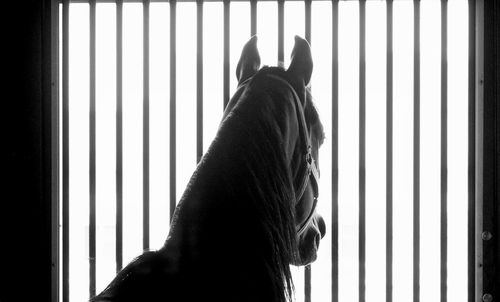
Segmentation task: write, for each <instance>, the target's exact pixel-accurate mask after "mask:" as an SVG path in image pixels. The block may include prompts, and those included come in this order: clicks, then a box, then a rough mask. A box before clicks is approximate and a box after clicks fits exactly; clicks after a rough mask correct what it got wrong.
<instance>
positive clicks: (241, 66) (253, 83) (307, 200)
mask: <svg viewBox="0 0 500 302" xmlns="http://www.w3.org/2000/svg"><path fill="white" fill-rule="evenodd" d="M312 70H313V62H312V56H311V50H310V47H309V44H308V43H307V41H306V40H304V39H302V38H300V37H298V36H296V37H295V46H294V49H293V51H292V58H291V63H290V67H289V68H288V70H286V71H285V70H284V69H282V68H279V67H274V68H272V67H267V66H266V67H263V68H262V69H261V68H260V56H259V52H258V49H257V37H256V36H253V37H252V38H251V39H250V40H249V41H248V42H247V43H246V45H245V46H244V48H243V51H242V54H241V57H240V60H239V62H238V65H237V68H236V77H237V79H238V90H237V91H236V93H235V95H234V96H233V98H232V99H231V101H230V102H229V104H228V106H227V108H226V110H225V112H224V117H226V116H228V115H230V114H231V113H232V111H233V110H234V109H235V106H237V105H238V102H241V101H242V100H245V99H246V98H251V96H249V95H250V94H252V93H253V94H260V93H263V92H265V93H268V94H269V95H272V96H276V95H280V96H279V97H278V98H283V97H284V98H285V99H286V101H288V104H287V105H288V106H286V107H288V108H282V109H284V111H282V112H278V113H277V114H276V115H275V116H272V117H270V118H273V119H276V120H278V123H279V122H281V123H284V124H287V125H286V126H288V127H295V131H292V130H294V129H288V130H289V133H287V134H286V135H288V136H289V137H285V138H284V139H285V140H287V141H288V146H287V149H288V150H287V151H288V152H289V153H290V154H287V159H288V161H289V165H290V168H291V171H292V174H293V175H292V178H293V185H294V188H295V198H294V200H292V202H291V206H293V207H294V209H295V224H296V227H297V240H298V253H297V254H296V255H295V256H297V257H295V258H294V259H292V262H291V263H292V264H296V265H305V264H308V263H310V262H312V261H314V260H315V259H316V251H317V248H318V246H319V241H320V239H321V238H322V237H323V236H324V233H325V225H324V221H323V219H322V218H321V216H320V215H318V214H316V213H315V208H316V202H317V198H318V181H319V167H318V150H319V147H320V146H321V144H322V143H323V140H324V132H323V126H322V124H321V122H320V120H319V115H318V112H317V110H316V107H315V106H314V103H313V101H312V97H311V94H310V90H309V88H308V84H309V81H310V79H311V73H312ZM245 94H246V95H245ZM242 96H244V97H242ZM269 101H271V102H278V101H277V100H276V97H274V99H272V100H269ZM292 104H293V105H295V106H294V107H295V108H291V105H292ZM287 109H288V110H289V111H286V110H287ZM293 109H295V116H294V114H293V111H294V110H293ZM240 111H241V110H240ZM239 114H246V115H249V114H252V113H251V111H248V112H246V111H243V112H240V113H239ZM290 117H292V121H290ZM295 117H296V119H295ZM279 120H281V121H279Z"/></svg>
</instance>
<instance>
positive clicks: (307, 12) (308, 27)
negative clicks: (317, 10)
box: [304, 0, 312, 44]
mask: <svg viewBox="0 0 500 302" xmlns="http://www.w3.org/2000/svg"><path fill="white" fill-rule="evenodd" d="M311 2H312V0H304V13H305V18H304V20H305V30H306V31H305V33H306V40H307V42H309V44H311Z"/></svg>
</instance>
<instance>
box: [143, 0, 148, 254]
mask: <svg viewBox="0 0 500 302" xmlns="http://www.w3.org/2000/svg"><path fill="white" fill-rule="evenodd" d="M142 12H143V18H142V21H143V27H142V29H143V36H142V38H143V41H142V46H143V65H142V67H143V74H142V76H143V84H142V85H143V87H142V93H143V103H142V106H143V107H142V115H143V118H142V131H143V134H142V135H143V136H142V140H143V141H142V150H143V151H142V173H143V174H142V249H143V250H148V249H149V0H143V2H142Z"/></svg>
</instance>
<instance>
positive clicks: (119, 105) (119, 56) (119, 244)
mask: <svg viewBox="0 0 500 302" xmlns="http://www.w3.org/2000/svg"><path fill="white" fill-rule="evenodd" d="M122 71H123V0H118V1H116V271H117V272H119V271H120V270H121V269H122V266H123V72H122Z"/></svg>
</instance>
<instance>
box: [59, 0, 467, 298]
mask: <svg viewBox="0 0 500 302" xmlns="http://www.w3.org/2000/svg"><path fill="white" fill-rule="evenodd" d="M303 9H304V3H303V2H300V1H294V2H285V66H288V64H289V55H290V52H291V50H292V47H293V41H294V40H293V36H294V35H296V34H298V35H301V36H303V35H304V12H303ZM96 11H97V37H96V38H97V44H96V53H97V58H96V59H97V61H96V66H97V76H96V83H97V91H96V97H97V100H96V104H97V105H96V119H97V122H96V123H97V124H96V126H97V137H96V140H97V152H96V155H97V179H96V181H97V211H96V212H97V257H96V258H97V291H98V292H100V291H101V290H102V289H103V288H104V287H105V286H106V285H107V284H108V283H109V281H111V279H112V278H113V276H114V274H115V237H114V234H115V210H116V209H115V202H116V201H115V200H116V194H115V182H116V176H115V157H116V147H115V140H116V128H115V125H116V124H115V123H116V117H115V110H116V107H115V106H116V57H115V55H116V40H115V39H116V6H115V5H114V4H107V3H99V4H97V10H96ZM257 11H258V17H257V24H258V25H257V35H258V37H259V40H258V47H259V51H260V55H261V59H262V64H263V65H264V64H267V65H276V64H277V44H278V42H277V37H278V32H277V3H276V2H268V1H265V2H259V3H258V5H257ZM331 11H332V8H331V3H330V2H329V1H317V2H315V1H313V3H312V38H311V45H312V53H313V60H314V72H313V77H312V91H313V95H314V98H315V102H316V104H317V107H318V109H319V112H320V115H321V118H322V121H323V124H324V126H325V132H326V141H325V144H324V146H323V147H322V149H321V152H320V168H321V172H322V173H321V175H322V178H321V182H320V201H319V203H318V209H317V210H318V212H320V213H321V214H322V215H323V217H324V218H325V221H326V224H327V234H326V236H325V238H324V239H323V240H322V242H321V248H320V251H319V255H318V260H317V261H316V262H315V263H314V264H313V265H312V300H313V301H329V300H331V231H330V230H331V217H330V213H331V174H332V166H331V142H332V141H331V137H332V136H331V124H332V123H331V110H332V105H331V104H332V95H331V78H332V75H331V73H332V58H331V47H332V32H331V31H332V26H331V25H332V19H331ZM142 18H143V14H142V4H134V3H125V4H124V5H123V150H124V151H123V188H124V192H123V196H124V199H123V203H124V204H123V207H124V213H123V222H124V224H123V231H124V241H123V253H124V257H123V258H124V259H123V261H124V265H125V264H126V263H127V262H128V261H130V260H131V259H133V258H134V257H135V256H137V255H139V254H140V253H141V252H142V177H143V175H142V150H143V149H142V117H143V115H142V110H143V109H142V108H143V107H142V91H143V84H142V79H143V74H142V73H143V66H142V64H143V59H142V58H143V53H142V52H143V48H142V42H143V40H142V34H143V31H142V27H143V20H142ZM440 18H441V15H440V2H439V1H436V0H422V1H421V21H420V22H421V28H420V30H421V65H420V68H421V69H420V71H421V87H420V95H421V103H420V110H421V121H420V131H421V148H420V155H421V166H420V173H421V174H420V185H421V187H420V196H421V209H420V211H421V214H420V219H421V222H420V225H421V230H420V244H421V247H420V249H421V250H420V253H421V261H420V270H421V276H420V278H421V280H420V289H421V299H422V301H426V302H431V301H439V286H440V284H439V282H440V280H439V271H440V245H439V243H440V239H439V238H440V237H439V236H440V214H439V207H440V206H439V202H440V183H439V181H440V178H439V177H440V165H441V162H440V130H439V129H440V122H441V121H440V118H441V115H440V93H441V92H440V89H441V85H440V54H441V49H440V39H441V37H440V33H441V31H440V24H441V20H440ZM467 18H468V12H467V1H466V0H453V1H448V29H449V31H448V299H449V300H450V301H465V300H466V297H467V274H466V272H467V248H466V247H467V94H468V91H467V78H468V74H467V60H468V51H467V49H468V45H467V43H468V36H467ZM338 23H339V108H338V109H339V120H338V123H339V144H338V149H339V167H338V168H339V195H338V196H339V213H338V215H339V246H338V250H339V298H340V301H343V302H344V301H357V299H358V231H359V230H358V183H359V181H358V152H359V151H358V148H359V138H358V131H359V129H358V127H359V124H358V123H359V115H358V114H359V4H358V2H356V1H340V2H339V20H338ZM69 26H70V27H69V36H70V38H69V47H70V55H69V108H70V111H69V130H70V141H69V147H70V151H69V152H70V154H69V155H70V157H69V158H70V163H69V164H70V173H69V175H68V177H69V181H70V298H71V301H87V299H88V283H89V282H88V265H89V264H88V263H89V261H88V234H89V231H88V211H89V209H88V204H89V202H88V200H89V193H88V192H89V181H88V165H89V151H88V150H89V143H88V141H89V121H88V112H89V111H88V110H89V5H88V4H77V3H74V4H71V6H70V24H69ZM203 27H204V43H203V47H204V54H203V60H204V74H203V85H204V103H203V110H204V114H203V150H204V151H206V149H207V148H208V146H209V144H210V142H211V140H212V139H213V137H214V135H215V133H216V131H217V127H218V123H219V121H220V118H221V116H222V108H223V97H222V89H223V77H222V76H223V5H222V3H221V2H208V3H205V4H204V23H203ZM393 28H394V83H393V84H394V85H393V87H394V90H393V99H394V120H393V123H394V128H393V130H394V132H393V135H394V147H393V154H394V157H393V163H394V169H393V173H394V176H393V179H394V182H393V188H394V191H393V204H394V209H393V211H394V212H393V213H394V234H393V240H394V241H393V243H394V251H393V252H394V259H393V267H394V271H393V274H394V282H393V290H394V291H393V295H394V296H393V299H394V301H412V286H413V279H412V276H413V274H412V267H413V266H412V259H413V248H412V242H413V229H412V228H413V213H412V207H413V205H412V196H413V193H412V192H413V191H412V184H413V163H412V159H413V3H412V2H411V1H394V27H393ZM61 36H62V35H61ZM249 37H250V4H249V2H236V3H232V4H231V21H230V41H231V44H230V79H231V81H230V86H231V88H230V91H231V94H232V93H233V92H234V91H235V88H236V78H235V68H236V63H237V60H238V58H239V55H240V51H241V49H242V46H243V45H244V43H245V42H246V41H247V40H248V38H249ZM176 63H177V112H176V115H177V200H178V199H179V198H180V196H181V194H182V192H183V191H184V188H185V186H186V184H187V181H188V180H189V177H190V176H191V173H192V172H193V171H194V169H195V167H196V93H195V91H196V89H195V87H196V86H195V85H196V4H195V3H193V2H191V3H183V2H178V3H177V62H176ZM169 89H170V88H169V5H168V3H157V2H154V3H151V4H150V180H151V181H150V204H151V205H150V206H151V209H150V221H151V225H150V232H151V240H150V242H151V248H152V249H157V248H160V247H161V246H162V244H163V243H164V240H165V239H166V236H167V233H168V229H169V227H168V221H169V214H168V213H169V210H168V204H169V172H168V171H169V148H168V146H169V114H170V113H169ZM385 129H386V4H385V2H383V1H367V3H366V209H367V211H366V300H367V301H374V302H375V301H385V281H386V280H385V252H386V251H385V239H386V238H385V236H386V235H385V234H386V233H385V202H386V192H385V185H386V184H385V180H386V171H385V165H386V157H385V154H386V144H385V142H386V130H385ZM293 274H294V280H295V286H296V299H297V301H303V300H304V287H303V282H304V281H303V280H304V273H303V268H295V267H294V268H293Z"/></svg>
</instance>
